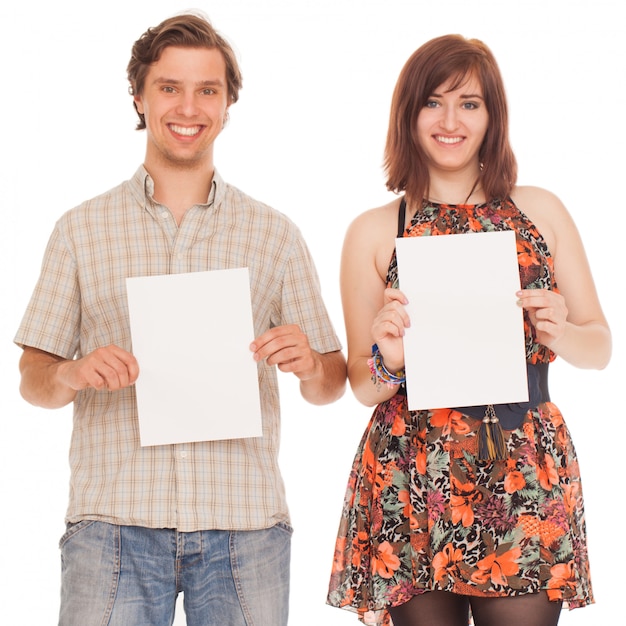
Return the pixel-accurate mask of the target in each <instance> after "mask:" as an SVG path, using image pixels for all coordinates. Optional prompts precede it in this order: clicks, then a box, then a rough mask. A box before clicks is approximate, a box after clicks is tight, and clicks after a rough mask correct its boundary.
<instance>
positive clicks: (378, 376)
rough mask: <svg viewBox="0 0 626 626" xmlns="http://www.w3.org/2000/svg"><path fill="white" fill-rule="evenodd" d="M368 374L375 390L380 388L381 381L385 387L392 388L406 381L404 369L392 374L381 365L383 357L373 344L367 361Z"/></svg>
mask: <svg viewBox="0 0 626 626" xmlns="http://www.w3.org/2000/svg"><path fill="white" fill-rule="evenodd" d="M367 364H368V365H369V368H370V372H371V374H372V382H373V383H374V384H375V385H376V387H377V388H380V383H381V381H382V382H384V383H385V384H386V385H387V387H390V388H393V387H396V386H398V385H402V384H403V383H404V382H405V381H406V375H405V372H404V368H402V369H401V370H399V371H398V372H396V373H395V374H392V373H391V372H390V371H389V370H388V369H387V368H386V367H385V364H384V363H383V357H382V355H381V353H380V350H379V349H378V346H377V345H376V344H374V345H373V346H372V357H371V358H370V359H368V360H367Z"/></svg>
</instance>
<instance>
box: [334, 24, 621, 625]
mask: <svg viewBox="0 0 626 626" xmlns="http://www.w3.org/2000/svg"><path fill="white" fill-rule="evenodd" d="M507 125H508V114H507V105H506V97H505V93H504V87H503V83H502V79H501V76H500V72H499V69H498V67H497V64H496V62H495V60H494V58H493V55H492V54H491V52H490V50H489V49H488V48H487V47H486V46H485V45H484V44H483V43H482V42H480V41H477V40H466V39H464V38H462V37H460V36H456V35H450V36H444V37H439V38H436V39H434V40H432V41H430V42H428V43H426V44H425V45H423V46H422V47H421V48H419V49H418V50H417V51H416V52H415V53H414V54H413V55H412V56H411V58H410V59H409V60H408V61H407V63H406V65H405V67H404V69H403V70H402V72H401V74H400V77H399V79H398V83H397V85H396V88H395V92H394V97H393V102H392V110H391V117H390V123H389V131H388V136H387V144H386V150H385V169H386V173H387V187H388V189H390V190H391V191H394V192H397V193H403V195H402V197H401V198H400V199H398V200H394V201H393V202H391V203H390V204H388V205H386V206H383V207H380V208H377V209H373V210H370V211H367V212H365V213H363V214H362V215H360V216H359V217H357V218H356V219H355V220H354V222H353V223H352V224H351V225H350V227H349V229H348V232H347V235H346V239H345V244H344V250H343V256H342V272H341V283H342V284H341V290H342V300H343V307H344V317H345V323H346V331H347V340H348V372H349V379H350V383H351V386H352V389H353V391H354V393H355V395H356V397H357V398H358V400H359V401H361V402H362V403H363V404H365V405H367V406H374V405H376V408H375V410H374V414H373V416H372V419H371V421H370V424H369V425H368V428H367V430H366V432H365V434H364V435H363V439H362V441H361V444H360V446H359V448H358V451H357V455H356V458H355V461H354V465H353V470H352V473H351V476H350V480H349V484H348V490H347V494H346V499H345V503H344V509H343V514H342V518H341V524H340V529H339V536H338V539H337V544H336V550H335V560H334V565H333V573H332V578H331V582H330V589H329V596H328V602H329V604H331V605H334V606H338V607H345V608H349V609H352V610H355V611H357V612H358V614H359V618H360V619H361V620H362V621H363V622H364V623H366V624H376V625H381V624H389V623H390V617H391V619H392V620H393V624H394V626H419V625H422V624H424V625H429V626H432V625H439V624H443V625H446V626H449V625H452V626H454V625H456V624H458V625H459V626H461V625H466V624H467V622H468V615H469V614H470V611H471V614H472V616H473V619H474V622H475V624H476V625H477V626H490V625H501V624H507V626H515V625H516V624H519V625H522V624H524V625H526V624H533V626H544V625H545V626H551V625H554V624H556V623H557V622H558V619H559V614H560V609H561V607H562V606H568V607H570V608H576V607H582V606H585V605H587V604H590V603H592V602H593V594H592V589H591V583H590V578H589V568H588V560H587V548H586V535H585V532H586V531H585V518H584V509H583V499H582V491H581V483H580V476H579V473H578V464H577V461H576V453H575V451H574V448H573V445H572V441H571V438H570V435H569V432H568V430H567V427H566V426H565V424H564V422H563V418H562V416H561V414H560V412H559V410H558V408H557V407H556V406H555V405H554V404H553V403H552V402H550V399H549V395H548V391H547V380H546V376H547V364H548V363H549V362H550V361H552V360H553V359H554V358H555V357H556V355H558V356H560V357H562V358H564V359H565V360H566V361H568V362H569V363H571V364H573V365H575V366H577V367H583V368H598V369H601V368H603V367H605V366H606V364H607V363H608V361H609V358H610V352H611V337H610V331H609V328H608V325H607V322H606V320H605V318H604V315H603V313H602V309H601V307H600V304H599V301H598V297H597V295H596V289H595V287H594V283H593V279H592V277H591V273H590V270H589V267H588V264H587V261H586V257H585V253H584V249H583V246H582V243H581V240H580V237H579V235H578V232H577V230H576V227H575V225H574V223H573V221H572V219H571V218H570V216H569V214H568V212H567V211H566V209H565V207H564V206H563V205H562V204H561V202H560V201H559V200H558V199H557V198H556V197H555V196H554V195H552V194H551V193H549V192H547V191H545V190H543V189H538V188H534V187H517V186H515V181H516V174H517V167H516V161H515V157H514V155H513V153H512V151H511V148H510V145H509V140H508V128H507ZM493 230H514V231H515V233H516V241H517V251H518V264H519V270H520V279H521V285H522V290H521V291H519V292H518V294H517V297H518V304H519V306H521V307H522V308H523V310H524V330H525V337H526V359H527V363H528V364H529V393H530V396H531V401H530V405H529V406H527V407H524V408H523V409H522V411H521V413H519V414H516V415H514V419H513V422H511V420H506V423H502V424H495V423H491V422H489V423H487V426H486V427H485V426H484V425H482V424H483V421H482V419H481V415H482V414H484V413H487V410H486V407H482V408H481V409H479V410H478V413H475V412H474V411H472V410H469V409H468V408H467V407H466V408H465V409H462V410H460V409H459V410H457V409H435V410H431V411H425V410H424V411H408V409H407V403H406V390H405V377H404V372H403V368H404V348H403V335H404V332H405V329H406V328H407V327H408V326H409V324H410V320H409V318H408V315H407V313H406V310H405V306H404V305H405V304H406V303H407V301H406V298H405V296H404V294H403V293H402V291H401V290H399V289H398V288H397V286H398V275H397V274H398V272H397V264H396V259H395V250H394V240H395V238H396V237H397V236H405V237H410V236H424V235H446V234H451V233H466V232H473V231H493ZM557 285H558V286H557ZM451 332H454V331H453V330H451ZM373 344H374V345H373ZM425 358H427V357H425ZM531 374H532V376H531ZM535 392H536V393H538V394H539V395H538V396H537V395H536V393H535ZM489 408H493V407H492V405H489ZM501 408H502V409H503V411H502V413H501ZM480 411H482V412H483V413H482V414H481V412H480ZM472 413H475V414H474V415H473V416H472ZM495 413H496V418H494V421H495V420H497V414H501V415H503V414H504V407H502V406H501V405H497V406H496V407H495ZM501 421H502V422H505V420H501ZM481 426H482V428H483V430H482V431H481ZM502 427H503V428H502ZM485 428H486V431H485ZM485 432H487V434H486V435H485ZM498 437H500V439H499V438H498ZM481 442H482V443H486V444H487V445H486V446H485V450H483V449H482V447H481V445H480V443H481Z"/></svg>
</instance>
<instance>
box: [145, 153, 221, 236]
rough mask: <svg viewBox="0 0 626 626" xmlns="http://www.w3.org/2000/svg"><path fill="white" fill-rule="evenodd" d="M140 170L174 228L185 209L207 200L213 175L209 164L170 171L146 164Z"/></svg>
mask: <svg viewBox="0 0 626 626" xmlns="http://www.w3.org/2000/svg"><path fill="white" fill-rule="evenodd" d="M144 167H145V168H146V170H147V171H148V173H149V174H150V177H151V178H152V180H153V182H154V199H155V200H156V201H157V202H158V203H159V204H162V205H164V206H166V207H167V208H168V209H169V210H170V211H171V212H172V214H173V215H174V217H175V219H176V223H177V224H180V223H181V221H182V219H183V217H184V215H185V213H186V212H187V210H188V209H190V208H191V207H192V206H194V205H195V204H204V203H206V201H207V200H208V197H209V191H210V189H211V182H212V181H213V173H214V171H215V170H214V167H213V163H212V162H211V163H210V164H204V165H203V166H202V167H197V168H185V167H181V168H174V167H172V166H159V164H155V163H148V162H146V163H145V164H144Z"/></svg>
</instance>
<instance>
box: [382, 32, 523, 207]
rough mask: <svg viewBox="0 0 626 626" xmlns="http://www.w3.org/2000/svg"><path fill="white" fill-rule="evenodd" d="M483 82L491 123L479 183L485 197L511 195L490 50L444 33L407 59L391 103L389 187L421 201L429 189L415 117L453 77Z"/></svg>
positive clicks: (510, 157) (502, 109) (502, 110)
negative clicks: (470, 78)
mask: <svg viewBox="0 0 626 626" xmlns="http://www.w3.org/2000/svg"><path fill="white" fill-rule="evenodd" d="M470 76H472V77H475V78H476V79H477V80H478V81H479V82H480V84H481V87H482V90H483V97H484V101H485V106H486V107H487V112H488V113H489V122H488V127H487V133H486V135H485V138H484V140H483V143H482V145H481V147H480V150H479V159H480V162H481V164H482V167H481V172H480V178H479V181H478V183H480V184H481V185H482V188H483V191H484V193H485V196H486V198H487V200H488V201H490V200H493V199H495V198H504V197H506V196H508V195H509V194H510V193H511V190H512V189H513V187H514V185H515V182H516V180H517V162H516V160H515V155H514V154H513V150H512V149H511V145H510V143H509V131H508V126H509V122H508V119H509V116H508V107H507V101H506V93H505V90H504V84H503V81H502V76H501V75H500V70H499V68H498V65H497V63H496V60H495V58H494V56H493V54H492V52H491V50H489V48H488V47H487V46H486V45H485V44H484V43H483V42H482V41H479V40H478V39H466V38H465V37H462V36H461V35H444V36H442V37H437V38H435V39H431V40H430V41H428V42H427V43H425V44H424V45H422V46H421V47H420V48H418V49H417V50H416V51H415V52H414V53H413V54H412V55H411V57H410V58H409V59H408V61H407V62H406V63H405V65H404V67H403V68H402V71H401V72H400V76H399V78H398V82H397V83H396V87H395V89H394V93H393V98H392V102H391V113H390V116H389V129H388V131H387V143H386V145H385V157H384V169H385V173H386V176H387V182H386V184H387V189H389V190H390V191H393V192H395V193H401V192H405V195H406V198H407V201H408V202H409V203H420V202H421V201H422V198H424V197H426V195H427V193H428V187H429V182H430V180H429V175H428V167H427V164H426V157H425V155H424V152H423V150H422V148H421V147H420V145H419V142H418V138H417V116H418V115H419V113H420V111H421V110H422V108H423V107H424V106H425V105H426V102H427V101H428V99H429V98H430V97H431V96H432V94H433V93H434V92H435V91H436V90H437V88H438V87H439V86H440V85H441V84H443V83H444V82H446V81H447V80H451V82H452V85H451V87H450V90H451V91H452V90H454V89H457V88H458V87H460V86H461V85H463V83H464V82H465V81H466V80H467V79H468V78H469V77H470Z"/></svg>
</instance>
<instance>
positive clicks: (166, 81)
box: [153, 76, 224, 87]
mask: <svg viewBox="0 0 626 626" xmlns="http://www.w3.org/2000/svg"><path fill="white" fill-rule="evenodd" d="M182 83H183V81H182V80H178V79H176V78H166V77H164V76H159V77H157V78H155V79H154V81H153V84H154V85H182ZM223 86H224V82H223V81H221V80H220V79H219V78H215V79H213V80H201V81H199V82H197V83H196V87H223Z"/></svg>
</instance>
